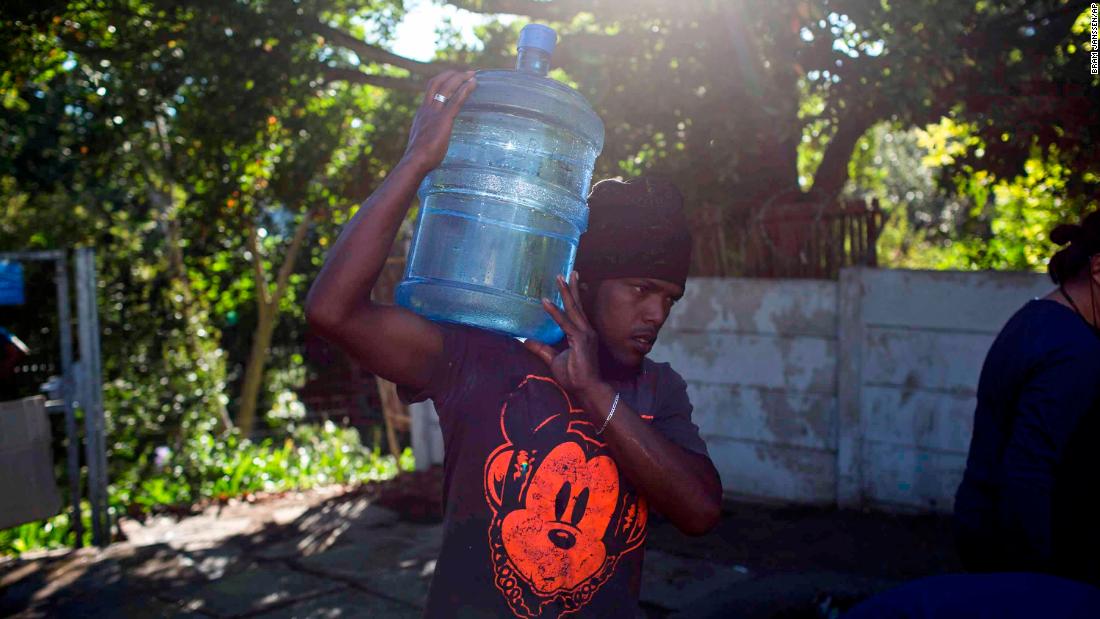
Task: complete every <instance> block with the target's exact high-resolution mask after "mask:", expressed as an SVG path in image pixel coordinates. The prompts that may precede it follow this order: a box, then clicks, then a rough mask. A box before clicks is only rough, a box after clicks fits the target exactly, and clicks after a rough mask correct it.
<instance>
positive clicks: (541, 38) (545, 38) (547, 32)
mask: <svg viewBox="0 0 1100 619" xmlns="http://www.w3.org/2000/svg"><path fill="white" fill-rule="evenodd" d="M557 42H558V33H557V32H554V29H553V28H551V27H550V26H544V25H542V24H527V25H526V26H524V27H523V30H520V32H519V45H518V46H517V47H518V48H519V49H523V48H525V47H534V48H537V49H541V50H543V51H544V52H546V53H547V54H553V53H554V45H555V44H557Z"/></svg>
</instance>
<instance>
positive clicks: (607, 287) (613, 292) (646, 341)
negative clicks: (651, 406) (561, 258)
mask: <svg viewBox="0 0 1100 619" xmlns="http://www.w3.org/2000/svg"><path fill="white" fill-rule="evenodd" d="M583 276H584V274H583V273H582V274H581V277H583ZM582 281H583V280H582ZM683 294H684V287H683V286H681V285H679V284H674V283H672V282H667V281H664V280H661V279H652V278H646V277H627V278H623V279H607V280H603V281H601V282H599V283H598V284H596V287H595V289H594V290H592V289H589V294H588V302H587V303H586V305H587V306H588V307H586V308H585V310H586V311H587V312H588V316H589V320H590V321H591V322H592V326H593V327H594V328H595V329H596V332H597V333H599V334H600V342H601V343H602V344H603V346H604V349H605V352H606V353H607V354H609V355H610V356H611V358H612V359H614V360H615V361H616V362H617V363H619V364H621V365H623V366H625V367H628V368H635V367H638V366H640V365H641V364H642V360H643V359H644V358H645V356H646V355H647V354H649V351H650V350H651V349H652V348H653V343H654V342H656V341H657V334H658V333H659V332H660V331H661V327H662V326H664V324H665V320H667V319H668V314H669V311H671V310H672V305H673V304H674V303H675V302H676V301H678V300H679V299H680V297H682V296H683Z"/></svg>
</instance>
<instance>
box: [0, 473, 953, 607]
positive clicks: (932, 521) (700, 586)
mask: <svg viewBox="0 0 1100 619" xmlns="http://www.w3.org/2000/svg"><path fill="white" fill-rule="evenodd" d="M440 486H441V482H440V474H439V472H438V471H432V472H429V473H422V474H410V475H403V476H401V477H400V478H399V479H398V480H395V481H392V482H387V483H385V484H380V485H371V486H365V487H361V488H354V489H348V488H338V487H335V488H324V489H318V490H314V491H309V492H303V493H291V494H287V495H282V496H277V497H270V498H266V499H263V500H258V501H255V502H252V503H250V502H247V501H234V502H231V503H228V504H221V505H210V506H206V507H205V508H203V509H200V510H196V511H195V513H192V514H188V515H185V516H182V517H181V516H178V515H171V516H170V515H163V516H157V517H153V518H149V519H147V520H146V521H144V522H137V521H134V520H123V521H122V522H121V523H120V529H121V531H122V532H123V534H124V537H125V538H126V539H124V540H121V541H119V542H116V543H115V544H112V545H111V546H110V547H108V548H107V549H102V550H101V549H82V550H79V551H63V552H57V551H55V552H50V553H41V554H38V555H28V556H25V557H23V558H21V559H15V560H13V559H6V560H4V559H0V616H8V615H14V616H20V617H55V616H86V617H164V616H199V617H253V616H258V617H418V616H419V615H420V612H421V610H422V608H423V603H424V599H425V596H426V594H427V585H428V582H429V581H430V578H431V574H432V571H433V570H434V567H435V557H436V556H437V554H438V550H439V545H440V542H441V539H442V529H441V527H440V525H439V520H440V516H441V508H440V502H439V496H440V489H441V488H440ZM959 570H960V567H959V564H958V560H957V558H956V556H955V554H954V551H953V548H952V544H951V535H950V527H949V522H948V520H947V519H946V518H944V517H942V516H908V515H891V514H882V513H862V512H856V511H844V510H836V509H829V508H817V507H793V506H784V505H768V504H761V503H758V502H752V501H745V500H737V501H729V502H728V503H727V505H726V509H725V513H724V515H723V518H722V521H721V523H720V524H719V526H718V527H717V528H716V530H714V531H713V532H711V533H710V534H708V535H706V536H703V537H696V538H691V537H686V536H684V535H682V534H681V533H679V532H678V531H677V530H676V529H675V528H674V527H672V526H671V525H669V524H668V523H667V522H665V521H663V520H662V519H661V518H660V517H659V516H655V517H654V519H653V524H652V526H651V527H650V532H649V539H648V541H647V545H646V560H645V571H644V575H643V588H642V598H641V611H642V612H641V613H640V614H643V615H645V616H647V617H661V618H664V617H694V618H699V617H748V618H761V619H763V618H772V619H798V618H810V617H827V616H829V615H830V611H834V612H833V613H832V614H834V615H835V611H842V610H844V609H846V608H847V607H849V606H850V605H852V604H853V603H854V602H856V601H858V600H860V599H862V598H864V597H867V596H869V595H872V594H873V593H875V592H878V591H881V590H883V589H886V588H889V587H891V586H894V585H896V584H900V583H901V582H904V581H906V580H910V579H914V578H918V577H922V576H928V575H933V574H941V573H947V572H955V571H959Z"/></svg>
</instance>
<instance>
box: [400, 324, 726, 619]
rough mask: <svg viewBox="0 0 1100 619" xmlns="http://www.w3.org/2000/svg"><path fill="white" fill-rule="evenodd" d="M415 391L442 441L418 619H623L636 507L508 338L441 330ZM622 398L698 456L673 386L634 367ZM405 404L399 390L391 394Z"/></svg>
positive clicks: (652, 369) (544, 371)
mask: <svg viewBox="0 0 1100 619" xmlns="http://www.w3.org/2000/svg"><path fill="white" fill-rule="evenodd" d="M440 327H441V329H442V330H443V342H444V344H443V355H444V362H443V363H440V365H439V369H438V370H437V373H436V375H435V376H434V377H433V378H432V379H431V380H430V384H429V385H428V387H427V388H425V389H424V390H423V391H421V392H420V393H418V394H415V395H413V396H407V397H406V399H407V400H409V401H419V400H424V399H427V398H431V399H432V400H433V401H434V403H435V408H436V411H437V412H438V414H439V421H440V426H441V428H442V430H443V445H444V487H443V492H444V502H445V508H444V521H443V530H444V532H443V547H442V551H441V553H440V556H439V560H438V561H437V563H436V568H435V574H434V576H433V578H432V584H431V588H430V592H429V595H428V606H427V609H426V611H425V616H427V617H501V616H516V617H559V616H562V615H568V616H570V617H623V616H634V614H635V613H636V611H637V607H638V590H639V585H640V580H641V567H642V554H643V549H642V544H643V542H644V541H645V537H646V523H647V519H648V510H647V507H646V501H645V499H644V497H642V496H640V495H639V494H638V493H637V492H636V491H635V489H634V488H633V486H632V485H631V484H630V482H629V481H628V480H627V479H626V478H625V477H624V476H622V475H620V474H619V471H618V468H617V467H616V465H615V461H614V459H613V457H612V456H611V452H610V451H609V450H608V448H607V445H606V444H605V443H604V442H603V440H602V439H601V437H600V436H599V435H597V434H596V430H597V429H598V428H596V427H595V426H594V425H593V423H592V422H590V421H589V418H588V416H587V415H585V414H584V413H583V411H581V410H580V409H579V408H578V406H579V405H578V404H577V403H576V402H573V401H571V399H570V397H569V395H568V394H567V393H566V392H565V391H564V390H563V389H562V388H561V387H560V386H559V385H558V384H557V383H556V382H555V381H554V380H553V379H552V378H551V377H550V372H549V368H548V367H547V366H546V364H545V363H543V362H542V361H541V360H540V359H539V358H538V357H536V356H535V355H533V354H532V353H530V352H529V351H528V350H527V349H525V348H524V347H523V346H522V345H521V344H520V343H519V342H518V341H516V340H515V339H512V338H509V337H505V336H502V335H497V334H493V333H489V332H486V331H481V330H478V329H472V328H468V327H460V326H454V325H440ZM611 384H612V385H613V386H614V387H615V388H616V389H617V390H618V391H619V392H620V394H621V398H622V401H623V402H625V403H627V404H629V405H630V408H631V409H633V410H634V411H637V414H638V415H640V416H641V417H642V419H644V420H646V421H648V422H649V423H650V424H651V426H652V427H653V428H654V429H655V430H657V431H658V432H660V433H661V434H662V435H663V436H665V437H667V438H668V439H670V440H672V441H673V442H675V443H677V444H678V445H680V446H682V447H683V448H685V449H687V450H689V451H693V452H696V453H700V454H704V455H705V454H706V453H707V452H706V445H705V444H704V442H703V441H702V439H701V438H700V437H699V431H698V428H696V426H695V425H694V424H692V422H691V410H692V408H691V403H690V401H689V400H688V396H687V389H686V385H685V383H684V381H683V379H681V378H680V376H679V375H678V374H676V372H674V371H673V370H672V369H671V368H670V367H669V366H668V364H664V363H654V362H652V361H649V360H646V361H645V363H644V365H643V371H642V372H641V373H640V374H639V375H638V376H637V377H636V378H634V379H631V380H629V381H626V382H611ZM403 395H405V394H403Z"/></svg>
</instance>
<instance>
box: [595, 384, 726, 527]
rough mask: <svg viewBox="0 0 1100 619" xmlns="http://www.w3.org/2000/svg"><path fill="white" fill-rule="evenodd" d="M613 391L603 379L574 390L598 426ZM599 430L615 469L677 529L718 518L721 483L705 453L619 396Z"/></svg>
mask: <svg viewBox="0 0 1100 619" xmlns="http://www.w3.org/2000/svg"><path fill="white" fill-rule="evenodd" d="M614 397H615V390H614V389H612V388H611V386H610V385H607V384H601V385H599V386H597V387H595V388H593V389H591V390H589V391H587V392H586V393H583V394H579V399H580V404H581V405H582V407H583V408H584V410H585V411H586V412H587V414H588V415H589V416H590V418H591V420H592V423H594V424H595V425H596V427H597V428H600V427H602V426H603V424H604V421H605V419H606V417H607V413H608V411H609V410H610V408H611V403H612V401H613V399H614ZM601 436H602V437H603V438H604V440H606V441H607V444H608V447H609V448H610V449H611V453H612V455H613V456H614V458H615V462H616V464H617V465H618V466H619V468H620V470H622V471H623V473H624V474H626V476H627V477H628V478H629V479H630V481H631V482H633V484H634V485H635V486H636V487H637V488H638V490H639V491H640V492H641V493H642V495H643V496H645V497H646V499H647V500H648V501H649V502H650V503H651V504H652V505H653V507H655V508H656V509H657V511H659V512H661V513H662V514H664V515H665V516H666V517H667V518H669V519H670V520H672V522H673V524H675V525H676V526H677V527H678V528H679V529H680V530H682V531H684V532H685V533H689V534H694V535H701V534H703V533H706V532H707V531H709V530H710V529H711V528H713V526H714V525H715V524H716V523H717V521H718V518H719V515H720V512H721V501H722V487H721V484H720V482H719V481H718V475H717V473H716V472H715V470H714V467H713V465H712V464H711V463H710V461H709V460H708V459H707V458H705V457H704V456H701V455H698V454H693V453H690V452H688V451H687V450H685V449H683V448H681V447H680V446H679V445H676V444H675V443H673V442H672V441H670V440H668V439H667V438H665V437H663V436H661V434H660V433H659V432H657V431H656V430H654V429H653V428H651V427H649V425H648V424H646V422H644V421H643V420H642V418H641V417H640V416H639V415H638V413H637V412H635V411H634V410H632V409H631V408H630V407H629V406H628V405H627V404H626V403H624V402H621V401H620V402H619V404H618V406H617V407H616V410H615V416H614V417H613V418H612V420H611V423H609V424H608V425H607V428H606V429H604V431H603V434H602V435H601Z"/></svg>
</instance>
